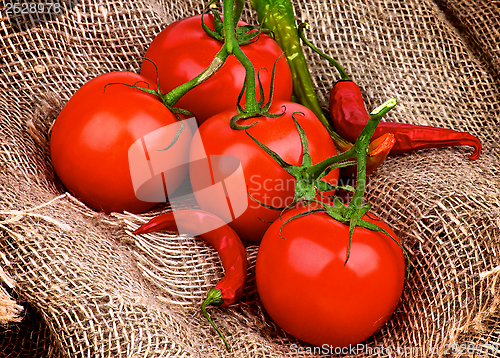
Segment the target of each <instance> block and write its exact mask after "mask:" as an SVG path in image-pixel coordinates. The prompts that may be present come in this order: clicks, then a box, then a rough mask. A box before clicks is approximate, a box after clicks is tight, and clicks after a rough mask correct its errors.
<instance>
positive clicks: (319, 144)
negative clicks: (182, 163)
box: [189, 101, 338, 241]
mask: <svg viewBox="0 0 500 358" xmlns="http://www.w3.org/2000/svg"><path fill="white" fill-rule="evenodd" d="M282 107H283V108H286V112H285V114H284V115H282V116H280V117H278V118H274V119H273V118H267V117H257V118H255V119H251V120H247V122H245V123H244V124H250V123H252V122H253V121H257V122H258V123H257V124H255V125H254V126H253V127H251V128H250V129H248V130H247V131H248V133H249V134H251V135H252V136H253V137H254V138H255V139H257V140H258V141H260V142H262V143H264V144H265V145H267V146H268V147H269V148H270V149H271V150H273V151H275V152H277V153H278V154H279V155H280V156H281V158H282V159H283V160H285V161H286V162H288V163H290V164H293V165H300V164H301V163H302V147H301V142H300V137H299V134H298V132H297V128H296V126H295V123H294V122H293V117H292V116H295V118H296V120H297V121H298V122H299V123H300V124H301V126H302V127H303V129H304V131H305V133H306V136H307V138H308V144H309V152H310V155H311V157H312V160H313V162H314V163H318V162H320V161H322V160H324V159H326V158H329V157H331V156H333V155H335V154H336V150H335V145H334V144H333V141H332V139H331V137H330V135H329V134H328V132H327V130H326V129H325V128H324V127H323V125H322V124H321V122H320V121H319V120H318V119H317V117H316V116H315V115H314V114H313V113H312V112H311V111H310V110H309V109H307V108H306V107H304V106H302V105H300V104H297V103H291V102H282V101H274V102H273V105H272V106H271V108H270V112H271V113H278V112H280V111H282V110H283V109H282ZM295 112H301V113H302V114H299V113H297V114H295V115H294V113H295ZM235 114H237V112H236V111H235V110H232V111H226V112H223V113H220V114H218V115H216V116H214V117H212V118H210V119H209V120H207V121H206V122H205V123H203V124H202V125H201V126H200V127H199V129H198V132H197V134H196V135H195V136H194V137H193V141H192V143H191V148H190V164H189V173H190V178H191V186H192V188H193V191H194V195H195V198H196V200H197V202H198V204H199V205H200V207H201V209H202V210H205V211H209V212H212V213H213V214H215V215H217V216H219V217H220V218H222V219H223V220H225V222H227V223H228V224H229V226H231V227H232V228H233V229H234V230H235V231H236V232H237V233H238V235H239V236H240V238H241V239H242V240H246V241H260V240H261V239H262V236H263V235H264V233H265V231H266V230H267V228H268V227H269V226H270V224H271V223H272V222H273V221H274V220H276V218H277V217H278V216H279V215H280V211H279V210H273V209H269V208H266V207H264V206H262V205H260V204H259V203H258V202H256V201H255V200H257V201H259V202H261V203H264V204H266V205H268V206H273V207H284V206H286V205H289V204H290V203H291V202H292V200H293V196H294V188H295V183H296V180H295V179H294V178H293V177H292V176H291V175H290V174H289V173H288V172H286V171H285V170H284V169H283V168H281V167H280V166H279V165H278V164H277V163H276V161H275V160H274V159H273V158H272V157H271V156H269V155H268V154H267V153H266V152H265V151H264V150H263V149H262V148H260V147H259V146H258V145H257V144H256V143H255V142H254V141H253V140H252V139H251V138H250V137H249V136H248V135H247V133H245V131H239V130H233V129H231V128H230V126H229V121H230V119H231V118H232V117H233V116H234V115H235ZM248 121H249V122H248ZM198 134H199V136H198ZM205 153H206V155H208V157H209V159H210V160H211V161H212V162H211V168H210V169H208V166H207V165H206V163H203V161H200V160H198V159H199V158H202V157H203V156H204V155H205ZM217 156H233V157H235V158H237V160H236V161H237V162H238V161H239V162H238V163H236V164H234V163H233V164H232V163H230V162H223V161H216V160H215V158H217ZM239 163H241V171H237V170H235V168H236V167H237V166H238V164H239ZM207 173H208V174H207ZM210 177H211V178H210ZM229 177H230V179H228V180H226V178H229ZM210 179H211V180H210ZM325 179H326V180H327V181H328V182H329V183H331V184H334V185H335V184H336V183H337V180H338V170H332V171H331V172H330V173H329V174H328V176H327V177H325ZM216 183H225V184H224V185H225V187H224V191H221V194H220V195H218V194H216V193H215V192H214V190H213V188H211V186H213V185H215V184H216ZM238 183H243V188H241V186H238ZM219 185H220V184H219ZM221 190H222V189H221ZM247 192H248V194H247ZM252 198H253V199H255V200H253V199H252ZM228 206H229V207H230V208H229V210H228ZM243 210H244V211H243Z"/></svg>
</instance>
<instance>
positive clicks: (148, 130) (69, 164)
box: [50, 72, 191, 212]
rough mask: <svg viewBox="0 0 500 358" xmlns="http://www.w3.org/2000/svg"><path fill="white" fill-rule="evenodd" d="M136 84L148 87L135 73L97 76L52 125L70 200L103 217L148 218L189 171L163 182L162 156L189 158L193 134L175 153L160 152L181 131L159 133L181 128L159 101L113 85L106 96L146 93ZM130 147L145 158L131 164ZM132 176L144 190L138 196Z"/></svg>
mask: <svg viewBox="0 0 500 358" xmlns="http://www.w3.org/2000/svg"><path fill="white" fill-rule="evenodd" d="M138 81H146V79H145V78H144V77H142V76H140V75H138V74H134V73H130V72H112V73H107V74H104V75H101V76H98V77H96V78H94V79H92V80H91V81H89V82H87V83H86V84H84V85H83V86H82V87H81V88H80V89H79V90H78V91H77V92H76V93H75V94H74V95H73V96H72V97H71V98H70V100H69V101H68V103H67V104H66V105H65V107H64V108H63V110H62V111H61V113H60V114H59V116H58V117H57V119H56V121H55V122H54V126H53V129H52V133H51V143H50V145H51V157H52V164H53V166H54V170H55V172H56V174H57V175H58V177H59V178H60V179H61V181H62V183H63V184H64V185H65V186H66V188H67V189H68V190H69V191H70V192H72V193H73V194H74V195H75V196H76V197H78V198H80V199H81V200H82V201H83V202H85V203H86V204H88V205H90V206H91V207H93V208H95V209H97V210H102V211H105V212H111V211H117V212H121V211H124V210H126V211H130V212H142V211H146V210H148V209H149V208H151V207H152V206H154V205H155V204H157V203H158V202H159V201H163V200H161V196H162V195H163V196H165V191H163V188H164V187H166V188H167V189H168V192H172V191H173V190H174V189H175V188H177V187H178V186H179V185H180V183H181V182H182V180H183V179H184V178H185V177H186V176H187V168H186V165H184V167H176V168H173V169H172V170H170V171H169V172H168V175H166V174H162V173H161V171H162V170H161V169H162V168H160V167H165V164H160V161H161V160H162V158H159V155H163V159H164V158H165V155H167V156H168V157H169V158H175V157H178V156H182V155H184V157H186V158H187V154H186V153H188V152H189V143H190V140H191V130H190V128H189V127H186V128H185V129H184V131H183V132H182V134H181V135H180V137H179V140H178V141H177V142H176V143H175V144H174V145H173V146H172V147H171V148H170V149H169V150H167V151H164V152H158V151H156V149H162V148H165V147H167V146H168V145H169V144H170V143H171V142H172V139H173V135H174V134H175V132H176V131H172V130H170V131H167V132H162V131H157V132H155V131H156V130H158V129H160V128H166V126H170V125H172V126H176V127H178V126H180V122H179V121H178V120H177V118H176V117H175V115H174V114H172V113H171V112H170V111H169V110H168V109H167V107H165V106H164V105H163V103H162V102H160V101H159V100H158V99H157V97H156V96H154V95H151V94H148V93H145V92H143V91H141V90H139V89H135V88H130V87H127V86H125V85H123V84H115V85H110V86H107V87H106V89H105V90H104V87H105V85H106V84H109V83H112V82H119V83H126V84H134V83H137V85H141V86H147V84H145V83H142V82H138ZM149 87H150V88H153V87H154V86H152V85H149ZM169 128H172V127H169ZM145 136H146V137H145ZM137 141H139V142H137ZM141 141H142V143H141ZM134 143H135V145H134ZM132 145H134V148H138V154H139V155H141V153H142V154H143V157H134V158H135V159H133V158H132V157H130V158H129V150H131V147H132ZM137 145H138V147H137ZM148 149H149V152H148ZM152 149H153V150H152ZM167 152H168V154H165V153H167ZM131 153H132V152H131ZM186 161H187V159H186ZM148 162H149V164H148ZM141 168H145V169H146V170H145V171H143V170H141ZM132 175H135V176H136V177H137V176H139V179H140V180H139V182H140V183H143V184H144V185H141V186H140V187H137V188H135V189H134V186H133V182H132ZM150 179H151V180H150ZM138 197H140V198H142V199H144V198H150V200H149V201H144V200H141V199H139V198H138ZM158 198H160V200H158Z"/></svg>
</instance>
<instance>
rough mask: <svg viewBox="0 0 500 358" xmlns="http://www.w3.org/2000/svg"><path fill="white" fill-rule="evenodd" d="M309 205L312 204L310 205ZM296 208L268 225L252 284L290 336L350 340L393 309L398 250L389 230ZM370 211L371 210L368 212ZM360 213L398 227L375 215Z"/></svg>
mask: <svg viewBox="0 0 500 358" xmlns="http://www.w3.org/2000/svg"><path fill="white" fill-rule="evenodd" d="M313 207H314V206H313ZM303 211H305V209H304V208H295V209H293V210H290V211H289V212H287V213H285V214H284V215H283V217H282V218H281V219H278V220H276V222H274V223H273V224H272V226H271V227H270V228H269V230H268V231H267V232H266V234H265V236H264V238H263V240H262V242H261V244H260V247H259V252H258V255H257V264H256V280H257V290H258V292H259V296H260V298H261V300H262V304H263V305H264V307H265V309H266V311H267V312H268V313H269V315H270V316H271V318H272V319H273V320H274V321H275V322H276V324H277V325H278V326H280V327H281V328H282V329H284V330H285V331H287V332H288V333H289V334H291V335H292V336H294V337H296V338H298V339H300V340H302V341H304V342H307V343H310V344H312V345H315V346H322V345H328V346H332V347H346V346H349V345H356V344H358V343H360V342H362V341H364V340H365V339H367V338H368V337H370V336H371V335H372V334H373V333H374V332H376V331H377V330H379V329H380V328H381V327H382V326H383V325H384V324H385V322H386V321H387V320H388V319H389V317H390V316H391V315H392V313H393V312H394V310H395V308H396V306H397V304H398V302H399V299H400V296H401V293H402V290H403V284H404V277H405V260H404V253H403V250H402V249H401V248H400V247H399V246H398V244H396V243H395V242H394V241H393V240H392V239H391V238H390V237H389V236H387V235H384V234H382V233H379V232H375V231H370V230H368V229H364V228H360V227H357V228H356V229H355V230H354V235H353V238H352V246H351V254H350V258H349V260H348V261H347V264H345V265H344V263H345V260H346V258H347V250H348V242H349V226H347V225H344V224H341V223H339V222H338V221H336V220H334V219H333V218H332V217H330V216H329V215H327V214H326V213H323V212H320V213H314V214H309V215H307V216H304V217H300V218H298V219H294V220H292V221H290V222H288V223H287V224H285V225H284V226H283V228H282V231H281V235H282V237H280V236H279V229H280V227H281V226H282V225H283V223H284V222H285V221H286V220H287V219H288V218H290V217H292V216H293V215H296V214H298V213H301V212H303ZM370 216H372V217H373V215H370ZM363 219H364V220H366V221H370V222H373V223H375V224H377V225H378V226H379V227H381V228H383V229H385V230H386V231H387V232H389V233H390V234H391V235H393V237H394V238H396V239H397V237H396V234H395V233H394V232H393V231H392V230H391V229H390V228H389V226H388V225H386V224H385V223H383V222H382V221H380V220H372V219H370V218H369V217H368V216H366V215H365V216H364V217H363Z"/></svg>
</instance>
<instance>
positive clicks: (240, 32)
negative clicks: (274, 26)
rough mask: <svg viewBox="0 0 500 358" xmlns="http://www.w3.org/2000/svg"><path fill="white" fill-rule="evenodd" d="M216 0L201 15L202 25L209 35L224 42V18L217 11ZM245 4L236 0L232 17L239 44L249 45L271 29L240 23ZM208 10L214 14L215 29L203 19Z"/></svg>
mask: <svg viewBox="0 0 500 358" xmlns="http://www.w3.org/2000/svg"><path fill="white" fill-rule="evenodd" d="M215 2H216V0H213V1H211V2H210V3H209V4H208V6H207V7H206V8H205V11H204V13H203V14H202V16H201V26H202V27H203V30H205V32H206V33H207V35H209V36H210V37H212V38H214V39H216V40H217V41H220V42H224V40H225V37H224V21H223V20H222V17H221V16H220V14H219V12H218V11H216V8H217V5H216V4H215ZM243 5H244V1H235V3H234V11H233V19H232V20H233V26H234V30H235V32H236V40H237V41H238V45H240V46H244V45H248V44H251V43H253V42H255V41H257V39H258V37H259V36H260V34H261V33H266V34H267V33H269V30H267V29H264V28H262V27H260V26H255V25H250V24H245V25H239V21H240V18H241V13H242V11H243ZM208 11H210V12H211V13H212V15H213V16H214V29H213V30H212V29H211V28H210V27H209V26H208V25H207V24H206V23H205V21H204V19H203V15H204V14H205V13H206V12H208Z"/></svg>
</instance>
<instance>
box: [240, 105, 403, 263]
mask: <svg viewBox="0 0 500 358" xmlns="http://www.w3.org/2000/svg"><path fill="white" fill-rule="evenodd" d="M396 103H397V101H396V99H390V100H388V101H387V102H385V103H384V104H382V105H381V106H379V107H378V108H376V109H375V110H373V111H372V113H370V119H369V121H368V123H367V124H366V126H365V128H364V130H363V131H362V133H361V134H360V136H359V137H358V139H357V140H356V142H355V143H354V145H353V146H352V147H351V148H350V149H349V150H347V151H345V152H343V153H341V154H338V155H335V156H333V157H330V158H327V159H325V160H323V161H321V162H319V163H317V164H314V165H313V163H312V160H311V157H310V155H309V151H308V143H307V137H306V135H305V132H304V130H303V129H302V127H301V126H300V124H299V123H298V121H297V120H296V119H295V118H293V120H294V122H295V125H296V127H297V131H298V132H299V136H300V139H301V143H302V164H301V165H291V164H289V163H287V162H286V161H284V160H283V159H282V158H281V157H280V156H279V155H278V154H277V153H275V152H274V151H272V150H271V149H270V148H268V147H267V146H266V145H264V144H263V143H261V142H259V141H258V140H257V139H256V138H254V137H253V136H252V135H250V134H249V133H248V132H247V135H248V136H250V138H252V140H254V141H255V142H256V143H257V144H258V145H259V146H260V147H261V148H262V149H263V150H264V151H265V152H266V153H267V154H268V155H270V156H271V157H272V158H273V159H274V160H275V161H276V162H277V163H278V164H279V165H280V166H281V167H282V168H283V169H284V170H286V171H287V172H288V173H289V174H290V175H291V176H293V177H294V178H295V179H296V185H295V195H294V201H293V202H292V203H291V204H289V205H287V207H286V208H289V207H291V206H293V205H295V204H296V203H298V202H300V201H317V200H315V197H316V195H317V193H318V192H320V193H322V192H325V191H330V190H335V189H339V188H341V189H344V190H349V191H352V192H353V196H352V198H351V200H350V202H349V205H348V206H347V207H346V206H344V205H343V204H342V203H341V201H340V199H339V198H338V197H335V198H334V205H332V206H330V205H326V204H322V206H323V207H322V208H321V209H315V210H313V211H312V212H316V211H324V212H326V213H327V214H328V215H330V216H331V217H332V218H334V219H336V220H337V221H339V222H341V223H344V224H349V251H348V254H347V258H346V263H347V260H348V259H349V255H350V242H351V240H352V235H353V232H354V229H355V227H356V226H360V227H364V228H366V229H370V230H374V231H380V232H382V233H384V234H387V235H389V236H390V237H391V238H392V239H393V240H394V238H393V237H392V236H391V235H390V234H389V233H387V232H386V231H385V230H383V229H381V228H380V227H378V226H376V225H375V224H373V223H370V222H367V221H365V220H362V219H361V218H362V217H363V216H364V215H365V214H366V213H367V212H368V211H369V210H370V204H369V203H363V197H364V193H365V182H366V154H367V153H368V146H369V144H370V139H371V137H372V135H373V132H374V131H375V128H376V127H377V125H378V123H379V122H380V120H381V119H382V117H383V116H384V115H385V114H386V113H387V112H389V111H390V110H391V109H392V108H393V107H394V106H395V105H396ZM294 114H296V113H294ZM350 158H356V161H355V162H354V161H352V160H349V159H350ZM354 164H357V181H356V188H352V187H350V186H343V187H338V186H334V185H331V184H329V183H327V182H324V181H322V180H321V178H322V177H323V176H325V175H326V174H328V173H329V171H331V170H333V169H338V168H341V167H345V166H350V165H354ZM317 202H318V203H319V201H317ZM261 205H262V204H261ZM266 207H267V206H266ZM286 208H274V209H277V210H282V209H286ZM309 213H310V212H305V213H301V214H300V215H299V216H304V215H307V214H309ZM294 218H295V217H292V218H291V219H289V220H292V219H294ZM289 220H288V221H289ZM288 221H287V222H288ZM285 223H286V222H285ZM283 225H284V224H283ZM280 232H281V230H280ZM395 241H396V240H395ZM398 244H399V243H398ZM403 250H404V249H403Z"/></svg>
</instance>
